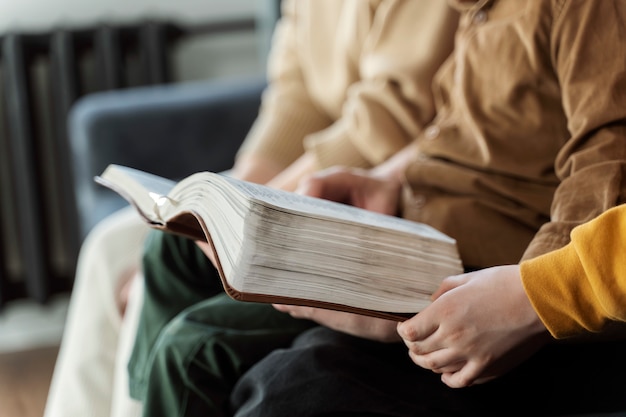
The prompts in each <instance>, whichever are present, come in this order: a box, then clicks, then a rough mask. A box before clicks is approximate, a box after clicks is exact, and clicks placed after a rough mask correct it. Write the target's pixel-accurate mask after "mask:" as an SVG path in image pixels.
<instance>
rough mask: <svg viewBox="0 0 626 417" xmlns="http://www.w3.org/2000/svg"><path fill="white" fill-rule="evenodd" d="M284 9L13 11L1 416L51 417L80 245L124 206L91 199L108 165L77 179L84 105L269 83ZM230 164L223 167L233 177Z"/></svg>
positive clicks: (2, 4)
mask: <svg viewBox="0 0 626 417" xmlns="http://www.w3.org/2000/svg"><path fill="white" fill-rule="evenodd" d="M278 10H279V6H278V2H277V1H274V0H272V1H270V0H178V1H176V2H173V1H171V0H132V1H129V0H106V1H105V0H45V1H41V0H39V1H37V0H20V1H15V0H0V417H31V416H32V417H36V416H41V415H43V404H44V402H45V397H46V395H47V389H48V385H47V384H48V383H49V380H50V376H51V372H52V367H53V364H54V360H55V358H56V353H57V349H58V343H59V341H60V338H61V335H62V332H63V326H64V320H65V315H66V309H67V302H68V299H69V295H70V293H71V290H72V284H73V279H74V272H75V267H76V258H77V254H78V250H79V248H80V244H81V243H82V240H83V238H84V237H85V235H86V234H87V233H88V231H89V229H90V228H91V227H92V226H93V224H95V222H97V221H98V220H99V219H100V218H101V217H103V216H105V215H106V214H107V213H108V212H110V211H111V210H113V209H114V208H116V207H118V206H119V204H121V203H120V202H119V201H118V202H116V203H114V204H113V205H111V206H106V207H105V206H104V205H102V204H99V203H94V201H93V199H91V200H89V199H88V198H87V197H86V196H85V195H82V194H81V193H82V192H81V190H85V191H84V192H85V193H89V192H92V193H93V192H94V191H90V190H86V189H85V188H84V184H83V185H81V184H80V183H81V181H82V182H83V183H84V182H85V181H87V182H89V183H90V182H91V177H89V178H85V177H86V172H87V173H89V174H91V173H93V172H91V171H89V170H92V171H94V172H95V173H97V170H99V169H100V168H101V165H97V164H95V165H93V166H90V167H87V168H85V165H84V164H83V165H81V166H80V167H78V168H77V166H78V164H79V162H80V163H82V162H84V161H82V162H81V161H79V162H77V161H76V160H77V159H79V160H82V159H88V158H86V155H83V154H81V152H82V151H81V150H77V149H76V148H77V146H78V145H77V144H76V143H74V142H72V139H71V138H70V133H69V131H68V124H67V120H68V114H70V112H71V109H72V108H73V106H74V104H75V103H76V102H77V101H79V100H81V99H83V98H84V97H86V96H89V95H92V94H97V93H103V92H110V91H117V90H126V89H132V88H146V87H150V86H171V85H185V86H188V87H187V88H195V86H200V85H203V84H204V83H205V82H210V83H212V84H220V83H223V84H224V85H231V84H232V83H235V84H239V81H238V80H242V79H244V80H247V79H253V80H254V79H262V77H263V73H264V68H265V59H266V54H267V48H268V45H269V41H270V37H271V31H272V29H273V25H274V23H275V20H276V18H277V16H278ZM233 80H235V81H233ZM229 83H231V84H229ZM246 129H247V126H244V130H246ZM81 146H82V145H81ZM111 146H120V144H112V145H111ZM121 146H126V145H121ZM129 146H131V145H129ZM131 147H132V146H131ZM90 152H92V153H94V154H95V153H96V152H97V153H98V155H101V154H103V153H104V154H107V150H106V149H105V150H104V151H103V150H102V149H101V148H99V150H97V151H94V150H92V151H90ZM229 155H230V154H226V156H223V157H219V156H217V157H216V158H218V159H219V158H222V159H224V160H223V161H222V162H223V166H224V167H228V166H230V163H231V161H230V160H229V158H230V156H229ZM91 157H93V155H92V156H91ZM91 157H90V158H91ZM92 159H93V158H92ZM107 162H118V161H112V160H111V161H108V160H107V159H106V158H101V159H100V160H99V163H100V164H103V163H107ZM122 162H124V161H122ZM140 168H141V167H140ZM218 168H219V169H223V168H222V166H220V167H218ZM85 169H86V170H87V171H84V170H85ZM81 170H83V171H81ZM167 174H172V175H170V176H173V175H184V174H185V173H184V172H176V173H168V172H165V173H164V175H167ZM77 177H78V178H77ZM81 186H82V187H83V188H81ZM83 200H84V201H87V200H89V201H91V203H90V204H92V206H89V205H88V204H86V203H83V202H81V201H83ZM94 207H100V208H102V207H105V208H104V209H102V210H100V211H98V210H96V209H94ZM94 213H96V214H94Z"/></svg>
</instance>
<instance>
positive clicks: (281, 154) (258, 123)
mask: <svg viewBox="0 0 626 417" xmlns="http://www.w3.org/2000/svg"><path fill="white" fill-rule="evenodd" d="M295 3H296V2H294V1H293V0H284V1H283V2H282V5H281V8H282V10H281V18H280V20H279V21H278V22H277V24H276V28H275V30H274V34H273V39H272V47H271V50H270V55H269V57H268V67H267V76H268V87H267V88H266V89H265V91H264V93H263V97H262V104H261V108H260V110H259V115H258V117H257V119H256V120H255V122H254V124H253V126H252V128H251V129H250V132H249V133H248V135H247V137H246V139H245V141H244V143H243V144H242V146H241V148H240V149H239V152H238V153H239V154H243V153H253V154H257V155H262V156H263V157H264V158H265V159H267V160H273V161H274V162H275V163H276V164H277V165H278V166H282V167H283V168H286V167H287V166H288V165H289V164H291V163H292V162H293V161H295V160H296V159H297V158H298V157H299V156H300V155H302V153H303V152H304V146H303V141H304V138H305V137H306V136H307V135H309V134H311V133H313V132H316V131H319V130H322V129H324V128H326V127H327V126H329V125H330V124H331V123H332V120H331V119H330V118H329V116H328V115H326V114H325V113H323V112H322V111H321V110H320V108H319V107H317V106H316V105H315V104H314V103H313V101H312V100H311V97H310V96H309V93H308V90H307V87H306V83H305V77H304V73H303V70H302V67H301V64H302V63H301V61H300V57H299V55H298V51H297V46H296V26H295V25H297V24H298V22H297V20H298V15H297V13H296V4H295Z"/></svg>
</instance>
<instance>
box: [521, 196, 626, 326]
mask: <svg viewBox="0 0 626 417" xmlns="http://www.w3.org/2000/svg"><path fill="white" fill-rule="evenodd" d="M624 255H626V205H620V206H618V207H615V208H612V209H609V210H607V211H606V212H605V213H603V214H602V215H600V216H598V217H597V218H596V219H594V220H592V221H590V222H588V223H585V224H583V225H580V226H578V227H576V228H575V229H573V231H572V233H571V242H570V243H569V244H568V245H566V246H565V247H563V248H561V249H559V250H556V251H554V252H550V253H547V254H545V255H542V256H539V257H537V258H534V259H531V260H527V261H524V262H522V263H521V266H520V268H521V274H522V282H523V284H524V287H525V289H526V293H527V295H528V297H529V299H530V301H531V303H532V304H533V307H534V308H535V310H536V311H537V314H538V315H539V317H540V318H541V320H542V321H543V323H544V324H545V326H546V328H547V329H548V330H549V331H550V333H551V334H552V335H553V336H554V337H555V338H564V337H568V336H572V335H575V334H578V333H582V332H585V331H591V332H597V331H600V330H601V329H602V327H603V325H604V324H605V323H606V322H607V321H626V262H625V258H624Z"/></svg>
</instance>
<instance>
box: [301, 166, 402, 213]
mask: <svg viewBox="0 0 626 417" xmlns="http://www.w3.org/2000/svg"><path fill="white" fill-rule="evenodd" d="M400 185H401V184H400V182H399V181H393V180H392V179H389V178H380V177H377V176H375V175H374V174H372V172H370V171H366V170H363V169H355V168H328V169H325V170H322V171H318V172H317V173H315V174H312V175H311V176H308V177H306V178H304V179H303V180H302V181H300V184H299V186H298V189H297V192H298V193H300V194H305V195H309V196H312V197H318V198H323V199H326V200H332V201H336V202H339V203H344V204H348V205H351V206H356V207H360V208H363V209H366V210H371V211H376V212H379V213H384V214H391V215H395V214H397V212H398V203H399V201H400Z"/></svg>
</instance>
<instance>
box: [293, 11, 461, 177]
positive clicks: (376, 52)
mask: <svg viewBox="0 0 626 417" xmlns="http://www.w3.org/2000/svg"><path fill="white" fill-rule="evenodd" d="M457 25H458V14H457V12H456V11H454V10H452V9H451V8H450V7H449V6H448V4H447V2H445V1H431V0H411V1H397V0H386V1H380V2H378V6H377V8H376V13H375V15H374V16H373V20H372V22H371V27H369V32H368V36H367V38H366V40H365V43H364V45H363V48H362V50H361V51H360V52H359V58H358V61H357V65H358V72H359V75H360V79H359V81H358V82H357V83H355V84H354V85H352V86H351V87H350V89H349V91H348V92H347V96H346V101H345V104H344V106H343V110H342V113H341V117H340V118H339V119H338V120H337V121H336V122H335V123H334V124H333V126H331V127H329V128H327V129H325V130H323V131H320V132H317V133H315V134H312V135H309V136H308V137H307V138H306V141H305V146H306V149H307V151H310V152H313V153H314V154H315V156H316V159H317V161H318V164H319V166H320V167H328V166H332V165H346V158H347V155H349V156H348V158H349V160H348V163H347V164H349V165H353V166H363V167H368V166H375V165H378V164H380V163H381V162H383V161H385V160H386V159H388V158H389V157H390V156H392V155H393V154H395V153H396V152H398V151H399V150H400V149H402V148H404V147H405V146H406V145H407V144H408V143H409V142H410V141H412V140H413V139H414V138H416V137H417V135H418V134H419V132H420V131H421V130H422V129H423V127H424V126H425V125H426V124H427V123H428V122H429V121H431V120H432V118H433V117H434V111H435V110H434V98H433V95H432V90H431V85H432V79H433V77H434V74H435V72H436V71H437V70H438V68H439V67H440V66H441V64H442V63H443V61H444V60H445V59H446V58H447V57H448V55H449V54H450V52H451V51H452V47H453V43H454V33H455V31H456V28H457Z"/></svg>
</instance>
